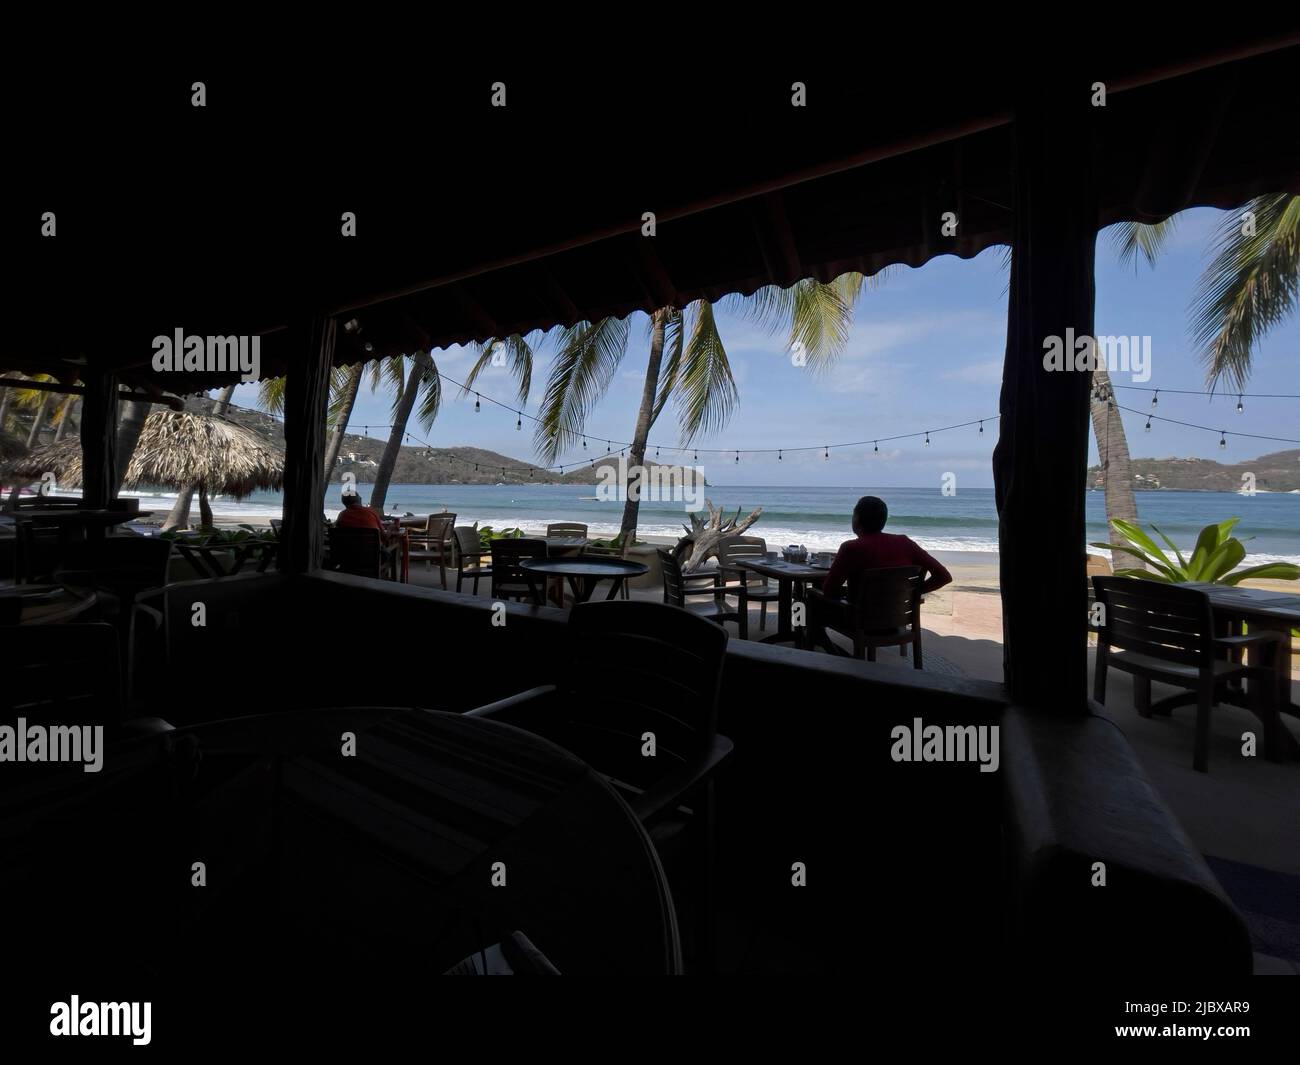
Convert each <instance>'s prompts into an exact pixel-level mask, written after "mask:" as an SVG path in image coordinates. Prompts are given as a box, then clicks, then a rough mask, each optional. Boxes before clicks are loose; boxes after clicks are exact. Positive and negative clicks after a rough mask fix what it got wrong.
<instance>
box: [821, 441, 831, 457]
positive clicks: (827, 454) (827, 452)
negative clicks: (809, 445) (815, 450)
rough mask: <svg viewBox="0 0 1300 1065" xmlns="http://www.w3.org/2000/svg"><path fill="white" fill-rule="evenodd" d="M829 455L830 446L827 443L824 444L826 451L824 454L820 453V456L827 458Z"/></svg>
mask: <svg viewBox="0 0 1300 1065" xmlns="http://www.w3.org/2000/svg"><path fill="white" fill-rule="evenodd" d="M830 457H831V448H830V445H829V444H827V445H826V453H825V454H824V455H822V458H824V459H827V460H829V459H830Z"/></svg>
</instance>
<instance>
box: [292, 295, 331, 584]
mask: <svg viewBox="0 0 1300 1065" xmlns="http://www.w3.org/2000/svg"><path fill="white" fill-rule="evenodd" d="M334 338H335V322H334V319H333V318H325V317H323V316H319V315H318V316H313V317H311V318H304V319H301V320H300V321H299V322H296V323H295V324H294V326H293V329H292V339H291V343H292V345H293V347H292V351H291V354H290V360H289V373H288V376H287V379H286V381H285V399H284V526H283V528H282V529H281V534H280V535H281V545H280V569H281V570H282V571H283V572H285V573H310V572H311V571H312V570H314V569H317V568H318V567H319V566H320V563H321V552H322V548H323V545H324V536H325V531H324V526H323V524H322V523H321V512H322V508H323V507H324V505H325V478H324V474H323V463H324V461H325V415H326V411H327V409H328V406H329V386H330V370H331V367H332V366H333V362H334Z"/></svg>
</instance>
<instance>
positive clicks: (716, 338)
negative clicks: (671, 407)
mask: <svg viewBox="0 0 1300 1065" xmlns="http://www.w3.org/2000/svg"><path fill="white" fill-rule="evenodd" d="M688 311H689V313H690V317H691V328H690V333H689V337H688V339H687V341H686V348H685V353H684V354H683V356H682V360H681V368H680V370H679V371H678V373H677V376H676V380H675V383H674V387H673V393H674V395H675V396H676V398H677V404H678V408H679V417H678V422H679V425H680V428H681V438H682V443H683V444H688V443H690V442H691V441H692V440H693V439H694V438H695V437H696V436H698V435H700V434H707V433H711V432H715V431H717V430H718V429H721V428H722V427H723V426H724V425H726V424H727V422H728V420H729V419H730V418H731V415H732V413H733V412H734V411H735V409H736V404H737V402H738V400H739V398H740V395H739V392H738V391H737V389H736V381H735V378H734V377H732V374H731V364H730V363H729V362H728V361H727V351H726V348H724V347H723V344H722V337H721V335H720V334H719V333H718V323H717V320H716V319H715V318H714V316H713V305H712V304H711V303H710V302H709V301H708V300H697V301H696V302H695V303H693V304H691V306H690V307H689V308H688Z"/></svg>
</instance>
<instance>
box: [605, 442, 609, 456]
mask: <svg viewBox="0 0 1300 1065" xmlns="http://www.w3.org/2000/svg"><path fill="white" fill-rule="evenodd" d="M605 454H606V455H608V454H609V441H608V440H606V441H605Z"/></svg>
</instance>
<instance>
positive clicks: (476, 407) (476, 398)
mask: <svg viewBox="0 0 1300 1065" xmlns="http://www.w3.org/2000/svg"><path fill="white" fill-rule="evenodd" d="M482 409H483V408H482V406H481V405H480V404H479V401H478V393H477V392H475V393H474V413H475V414H477V413H478V412H479V411H481V410H482Z"/></svg>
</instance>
